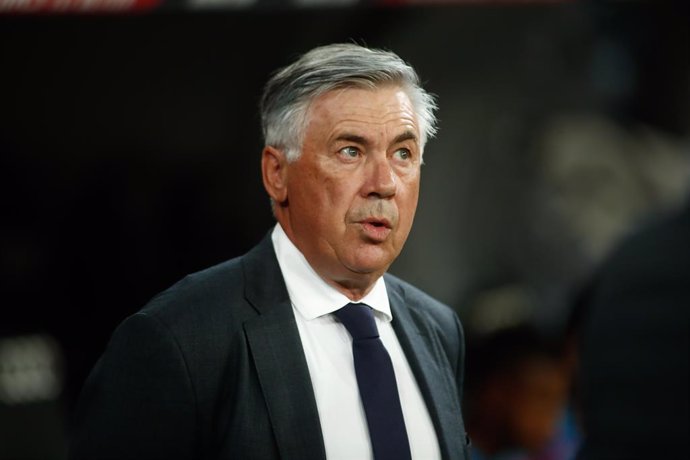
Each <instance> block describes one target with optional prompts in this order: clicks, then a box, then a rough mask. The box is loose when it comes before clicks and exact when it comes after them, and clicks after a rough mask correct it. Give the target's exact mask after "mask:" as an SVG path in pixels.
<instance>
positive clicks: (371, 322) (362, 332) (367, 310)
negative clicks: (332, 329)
mask: <svg viewBox="0 0 690 460" xmlns="http://www.w3.org/2000/svg"><path fill="white" fill-rule="evenodd" d="M333 314H334V315H335V316H336V317H337V318H338V319H339V320H340V322H341V323H343V325H344V326H345V328H346V329H347V332H349V333H350V335H351V336H352V339H353V340H359V339H373V338H376V337H378V336H379V330H378V329H377V328H376V321H375V319H374V312H373V311H372V310H371V307H369V305H366V304H363V303H349V304H347V305H345V306H344V307H343V308H341V309H340V310H337V311H335V312H334V313H333Z"/></svg>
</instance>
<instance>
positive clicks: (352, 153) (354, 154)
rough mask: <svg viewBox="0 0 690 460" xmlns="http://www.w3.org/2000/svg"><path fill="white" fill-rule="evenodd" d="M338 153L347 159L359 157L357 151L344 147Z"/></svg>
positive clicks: (353, 148) (354, 148)
mask: <svg viewBox="0 0 690 460" xmlns="http://www.w3.org/2000/svg"><path fill="white" fill-rule="evenodd" d="M340 153H341V154H343V155H345V156H346V157H348V158H356V157H357V155H359V150H357V148H356V147H344V148H342V149H340Z"/></svg>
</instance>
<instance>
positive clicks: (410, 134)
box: [393, 130, 419, 144]
mask: <svg viewBox="0 0 690 460" xmlns="http://www.w3.org/2000/svg"><path fill="white" fill-rule="evenodd" d="M405 141H415V142H419V139H418V138H417V135H416V134H415V133H414V131H409V130H408V131H405V132H403V133H400V134H398V135H397V136H396V137H395V139H393V143H394V144H399V143H400V142H405Z"/></svg>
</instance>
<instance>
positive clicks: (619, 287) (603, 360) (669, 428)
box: [578, 201, 690, 460]
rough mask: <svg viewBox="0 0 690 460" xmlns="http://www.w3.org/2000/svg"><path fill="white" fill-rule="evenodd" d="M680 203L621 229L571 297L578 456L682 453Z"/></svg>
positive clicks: (582, 459) (689, 230)
mask: <svg viewBox="0 0 690 460" xmlns="http://www.w3.org/2000/svg"><path fill="white" fill-rule="evenodd" d="M689 242H690V201H688V202H686V204H685V207H684V208H683V209H682V210H681V211H676V212H673V213H672V214H670V215H666V216H665V217H662V218H660V219H657V220H656V221H655V222H653V223H652V222H650V223H648V224H647V225H645V226H644V227H642V228H640V229H638V230H637V231H636V232H634V233H632V234H630V235H628V236H627V237H626V238H625V239H624V240H622V242H621V243H620V244H619V245H618V246H617V247H616V249H615V250H614V251H613V252H612V253H611V254H609V256H608V257H607V258H606V259H605V261H604V263H603V264H602V265H601V266H600V268H599V269H598V270H597V272H596V273H595V275H594V276H593V277H592V280H591V282H590V283H589V284H588V286H587V288H586V289H584V290H583V292H582V294H581V295H580V302H581V303H582V307H581V308H582V313H581V315H582V319H581V332H580V334H581V338H580V347H579V352H578V355H579V363H580V364H579V369H578V372H579V386H580V388H579V392H580V401H581V402H580V404H581V406H580V410H581V413H582V426H583V432H584V441H583V446H582V449H581V450H580V452H579V453H578V460H598V459H627V460H635V459H650V458H688V455H689V454H690V449H689V448H688V436H689V434H688V433H689V426H688V357H689V356H688V345H689V344H688V335H689V332H690V330H689V328H690V244H688V243H689Z"/></svg>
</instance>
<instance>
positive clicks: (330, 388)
mask: <svg viewBox="0 0 690 460" xmlns="http://www.w3.org/2000/svg"><path fill="white" fill-rule="evenodd" d="M271 238H272V240H273V247H274V248H275V252H276V256H277V257H278V263H279V265H280V270H281V272H282V273H283V278H284V279H285V284H286V286H287V290H288V294H289V295H290V302H291V303H292V308H293V309H294V312H295V319H296V320H297V328H298V329H299V334H300V338H301V339H302V347H303V348H304V353H305V355H306V358H307V365H308V367H309V375H310V377H311V382H312V386H313V387H314V396H315V398H316V407H317V409H318V412H319V419H320V421H321V432H322V434H323V440H324V445H325V447H326V457H327V458H328V459H329V460H339V459H340V460H367V459H371V458H373V455H372V450H371V442H370V440H369V429H368V427H367V422H366V415H365V414H364V407H363V406H362V402H361V401H360V398H359V390H358V387H357V377H356V376H355V370H354V362H353V358H352V338H351V337H350V334H349V333H348V332H347V329H345V326H343V325H342V324H341V323H340V322H339V321H338V320H337V319H336V318H335V317H334V316H333V315H331V313H333V312H334V311H336V310H338V309H339V308H341V307H344V306H345V305H347V304H348V303H350V299H348V298H347V297H346V296H345V295H343V294H342V293H340V292H338V291H337V290H336V289H335V288H333V287H331V286H330V285H328V284H327V283H326V282H325V281H324V280H323V279H322V278H321V277H320V276H319V275H318V274H317V273H316V272H315V271H314V270H313V269H312V268H311V266H310V265H309V263H308V262H307V260H306V259H305V258H304V256H303V255H302V253H301V252H300V251H299V249H297V247H296V246H295V245H294V244H293V243H292V241H290V239H289V238H288V237H287V235H286V234H285V231H284V230H283V229H282V227H281V226H280V224H276V226H275V228H274V230H273V233H272V234H271ZM360 302H362V303H365V304H367V305H369V306H370V307H371V308H372V309H373V310H374V316H375V318H376V325H377V327H378V329H379V335H380V336H381V340H382V341H383V344H384V346H385V347H386V349H387V350H388V354H390V357H391V361H392V362H393V369H394V371H395V377H396V380H397V383H398V393H399V395H400V403H401V405H402V412H403V417H404V419H405V426H406V428H407V435H408V437H409V439H410V451H411V453H412V458H413V459H439V458H441V453H440V450H439V446H438V440H437V438H436V432H435V430H434V427H433V424H432V422H431V418H430V417H429V412H428V410H427V408H426V404H425V403H424V399H423V398H422V394H421V393H420V391H419V387H418V386H417V382H416V380H415V378H414V375H413V374H412V370H411V369H410V366H409V364H408V362H407V359H406V358H405V354H404V353H403V351H402V348H400V343H399V342H398V338H397V337H396V335H395V332H394V331H393V327H392V326H391V321H392V320H393V316H392V315H391V309H390V304H389V302H388V293H387V292H386V284H385V283H384V281H383V277H381V278H379V279H378V280H377V281H376V284H375V285H374V287H373V289H372V290H371V291H370V292H369V294H367V295H366V296H365V297H364V298H363V299H362V300H361V301H360Z"/></svg>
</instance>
